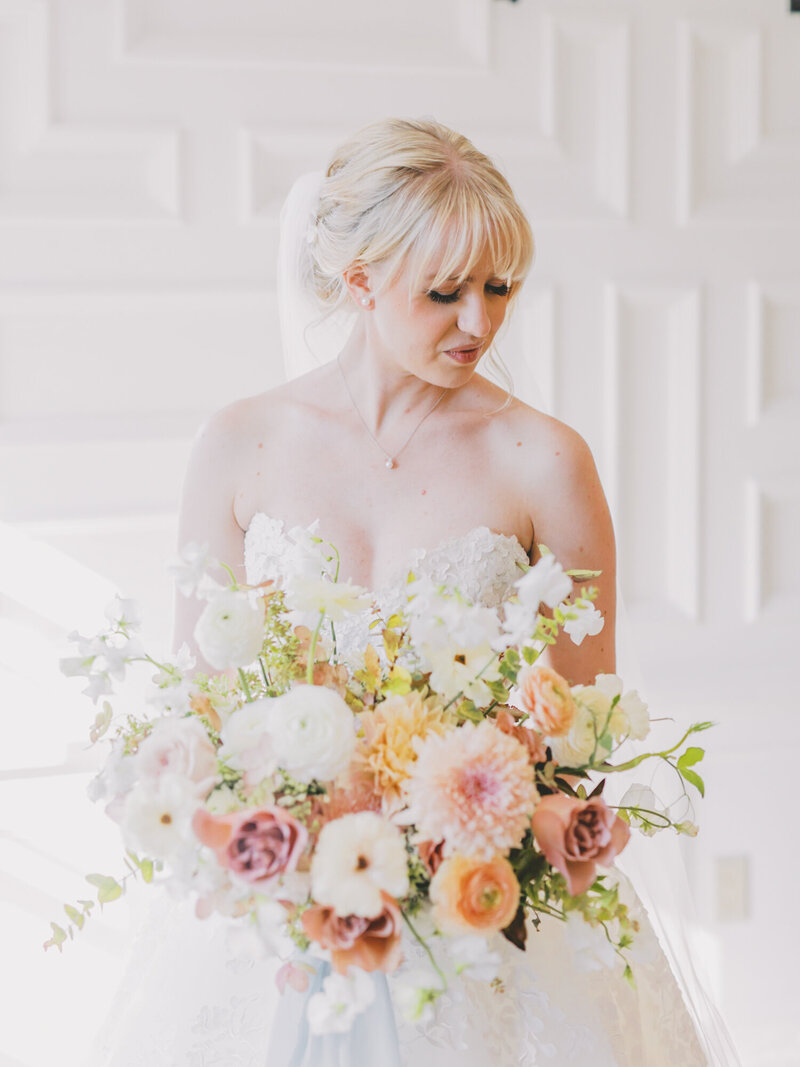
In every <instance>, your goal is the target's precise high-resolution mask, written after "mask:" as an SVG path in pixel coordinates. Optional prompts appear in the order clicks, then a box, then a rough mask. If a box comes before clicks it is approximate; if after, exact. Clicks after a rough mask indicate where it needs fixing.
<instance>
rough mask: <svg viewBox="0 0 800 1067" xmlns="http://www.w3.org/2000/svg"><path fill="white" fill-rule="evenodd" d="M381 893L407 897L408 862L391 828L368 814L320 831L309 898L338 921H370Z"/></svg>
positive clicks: (343, 819)
mask: <svg viewBox="0 0 800 1067" xmlns="http://www.w3.org/2000/svg"><path fill="white" fill-rule="evenodd" d="M381 890H383V891H384V892H386V893H389V895H390V896H393V897H403V896H405V895H406V893H407V892H408V860H407V856H406V848H405V843H404V841H403V836H402V834H401V833H400V831H399V830H398V829H397V827H396V826H393V825H392V824H391V823H390V822H387V821H386V819H382V818H381V816H380V815H377V814H376V813H375V812H372V811H359V812H355V813H354V814H352V815H343V816H342V817H341V818H340V819H334V820H333V822H329V823H327V824H326V825H325V826H323V828H322V830H321V832H320V835H319V839H318V841H317V848H316V851H315V853H314V858H313V859H312V861H311V893H312V896H313V897H314V900H316V901H317V903H318V904H324V905H327V906H328V907H331V908H333V909H334V910H335V911H336V912H337V913H338V914H339V915H361V916H363V917H364V918H368V919H369V918H374V917H375V916H376V915H380V913H381V911H382V909H383V899H382V898H381Z"/></svg>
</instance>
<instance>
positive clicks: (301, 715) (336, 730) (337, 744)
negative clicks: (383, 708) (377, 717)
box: [268, 685, 356, 782]
mask: <svg viewBox="0 0 800 1067" xmlns="http://www.w3.org/2000/svg"><path fill="white" fill-rule="evenodd" d="M268 712H269V723H268V729H269V733H270V736H271V737H272V743H273V747H274V750H275V757H276V759H277V761H278V766H279V767H283V768H284V770H286V771H288V772H289V774H291V776H292V777H293V778H297V779H298V781H301V782H310V781H311V780H312V778H317V779H319V780H320V781H322V782H330V781H332V780H333V779H334V778H336V777H338V775H339V774H341V773H342V771H344V770H346V769H347V767H348V766H349V765H350V760H351V759H352V757H353V752H354V750H355V744H356V735H355V719H354V717H353V713H352V711H351V710H350V708H348V706H347V704H346V703H345V702H344V700H343V699H342V697H340V696H339V694H338V693H336V692H334V690H333V689H328V688H327V687H326V686H322V685H296V686H295V687H294V688H293V689H290V690H289V692H288V693H284V694H283V695H282V696H279V697H274V698H273V699H272V700H270V701H269V708H268Z"/></svg>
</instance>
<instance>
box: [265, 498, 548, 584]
mask: <svg viewBox="0 0 800 1067" xmlns="http://www.w3.org/2000/svg"><path fill="white" fill-rule="evenodd" d="M259 516H260V517H261V518H264V519H266V520H267V521H268V522H274V523H280V531H279V532H280V534H282V535H285V534H287V533H288V532H289V530H293V529H297V528H298V527H299V528H300V529H301V530H309V529H310V528H311V527H312V526H314V524H315V523H320V524H321V520H320V519H319V518H316V519H314V520H313V521H312V522H310V523H308V524H307V525H305V526H304V525H303V524H302V523H295V524H294V525H293V526H288V524H287V522H286V520H285V519H279V518H278V517H277V516H275V515H270V514H268V513H267V512H266V511H254V512H253V514H252V515H251V517H250V522H249V523H248V524H247V529H246V530H245V532H244V536H245V541H246V540H247V535H248V534H249V533H250V530H251V529H252V526H253V521H254V520H255V519H256V518H257V517H259ZM483 530H485V531H486V532H487V533H488V534H489V535H490V536H491V537H492V538H493V539H494V540H495V541H496V542H503V541H512V542H513V543H514V545H515V546H516V548H518V549H519V550H520V552H521V553H522V554H523V555H524V557H525V560H526V562H527V563H528V564H530V555H529V553H528V550H527V549H526V548H525V546H524V545H523V543H522V542H521V541H520V539H519V538H518V537H517V535H516V534H506V533H498V532H497V531H496V530H492V529H491V527H489V526H487V525H486V523H479V524H478V525H477V526H471V527H470V528H469V530H467V531H466V532H465V533H463V534H455V535H454V536H453V537H445V538H443V539H442V540H441V541H439V543H438V544H436V545H434V546H433V548H413V549H411V550H410V551H409V553H408V554H407V556H408V558H407V559H406V562H405V564H404V567H405V569H403V568H398V570H397V572H396V574H395V578H394V580H393V581H390V582H388V583H384V584H383V585H380V586H376V587H375V588H374V589H370V592H373V593H377V592H381V591H382V590H387V589H391V588H392V587H393V586H394V585H395V584H396V582H397V581H398V580H400V581H402V578H403V576H405V575H406V574H407V573H408V571H409V570H411V569H412V567H413V566H414V564H415V563H418V562H419V561H420V560H421V559H424V558H426V557H427V556H431V555H433V554H434V553H437V552H441V551H442V550H443V549H446V548H449V547H450V546H451V545H454V544H458V543H459V542H462V541H467V540H468V539H469V538H470V537H471V536H472V535H473V534H476V533H479V532H481V531H483ZM317 536H322V534H321V533H318V534H317ZM328 543H329V544H332V543H333V542H328ZM340 581H352V579H351V578H344V579H341V578H340ZM353 584H356V583H353Z"/></svg>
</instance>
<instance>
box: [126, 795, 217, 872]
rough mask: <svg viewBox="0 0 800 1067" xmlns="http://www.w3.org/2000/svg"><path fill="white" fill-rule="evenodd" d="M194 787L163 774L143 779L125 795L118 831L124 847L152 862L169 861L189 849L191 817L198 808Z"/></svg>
mask: <svg viewBox="0 0 800 1067" xmlns="http://www.w3.org/2000/svg"><path fill="white" fill-rule="evenodd" d="M198 803H199V801H198V799H197V795H196V793H195V789H194V783H193V782H191V781H189V780H188V779H186V778H182V777H179V776H178V775H174V774H163V775H162V776H161V777H160V778H158V779H157V780H156V782H155V784H154V783H153V782H152V781H151V780H149V779H143V780H142V781H140V782H139V783H138V784H137V785H136V786H134V788H133V789H132V790H131V791H130V793H128V795H127V797H126V798H125V806H124V809H123V812H122V820H121V824H122V825H121V829H122V835H123V838H124V840H125V844H126V846H127V847H128V848H130V849H132V850H133V851H134V852H141V853H142V854H143V855H145V856H151V857H152V858H154V859H162V860H166V859H170V858H172V857H173V856H176V855H178V854H180V853H181V852H184V851H185V850H186V848H187V847H191V842H192V840H193V839H192V836H191V821H192V815H193V814H194V812H195V810H196V809H197V806H198Z"/></svg>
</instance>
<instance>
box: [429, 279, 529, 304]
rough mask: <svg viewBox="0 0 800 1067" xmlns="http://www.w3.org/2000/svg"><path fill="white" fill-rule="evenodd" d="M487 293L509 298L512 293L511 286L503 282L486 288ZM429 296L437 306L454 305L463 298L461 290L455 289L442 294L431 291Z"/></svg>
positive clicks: (434, 290)
mask: <svg viewBox="0 0 800 1067" xmlns="http://www.w3.org/2000/svg"><path fill="white" fill-rule="evenodd" d="M486 291H487V292H488V293H491V294H492V295H493V296H508V294H509V293H510V292H511V286H510V285H506V283H505V282H501V283H500V284H499V285H489V284H487V286H486ZM428 296H429V297H430V299H431V300H433V302H434V303H436V304H454V303H455V302H456V300H458V299H459V298H460V296H461V290H460V289H454V290H453V292H452V293H440V292H438V291H437V290H436V289H429V290H428Z"/></svg>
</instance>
